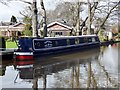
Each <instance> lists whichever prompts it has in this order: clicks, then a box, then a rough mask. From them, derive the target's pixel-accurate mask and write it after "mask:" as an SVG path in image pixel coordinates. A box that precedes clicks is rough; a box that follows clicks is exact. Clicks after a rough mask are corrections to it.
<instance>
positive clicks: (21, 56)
mask: <svg viewBox="0 0 120 90" xmlns="http://www.w3.org/2000/svg"><path fill="white" fill-rule="evenodd" d="M16 59H18V60H31V59H33V55H16Z"/></svg>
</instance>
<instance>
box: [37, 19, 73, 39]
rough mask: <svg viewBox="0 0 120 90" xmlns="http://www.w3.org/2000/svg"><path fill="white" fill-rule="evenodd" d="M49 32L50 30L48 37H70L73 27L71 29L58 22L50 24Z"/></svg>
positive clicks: (48, 26)
mask: <svg viewBox="0 0 120 90" xmlns="http://www.w3.org/2000/svg"><path fill="white" fill-rule="evenodd" d="M47 30H48V37H58V36H70V34H71V31H72V27H70V26H69V25H67V24H66V23H61V22H57V21H56V22H52V23H50V24H48V25H47ZM39 35H40V33H39Z"/></svg>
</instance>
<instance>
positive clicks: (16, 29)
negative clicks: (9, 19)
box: [0, 23, 24, 37]
mask: <svg viewBox="0 0 120 90" xmlns="http://www.w3.org/2000/svg"><path fill="white" fill-rule="evenodd" d="M23 30H24V24H23V23H16V24H14V25H0V36H7V37H12V36H19V35H20V34H21V33H22V31H23Z"/></svg>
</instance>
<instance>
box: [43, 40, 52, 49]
mask: <svg viewBox="0 0 120 90" xmlns="http://www.w3.org/2000/svg"><path fill="white" fill-rule="evenodd" d="M44 45H45V47H46V48H50V47H52V41H45V42H44Z"/></svg>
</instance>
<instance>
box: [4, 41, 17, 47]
mask: <svg viewBox="0 0 120 90" xmlns="http://www.w3.org/2000/svg"><path fill="white" fill-rule="evenodd" d="M6 48H17V45H16V43H15V42H12V41H6Z"/></svg>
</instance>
